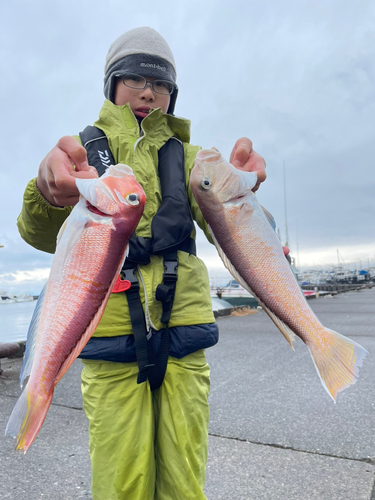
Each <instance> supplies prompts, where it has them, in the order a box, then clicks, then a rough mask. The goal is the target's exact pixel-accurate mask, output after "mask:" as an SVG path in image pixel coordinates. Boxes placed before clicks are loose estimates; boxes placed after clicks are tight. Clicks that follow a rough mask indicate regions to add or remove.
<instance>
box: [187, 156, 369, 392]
mask: <svg viewBox="0 0 375 500" xmlns="http://www.w3.org/2000/svg"><path fill="white" fill-rule="evenodd" d="M256 182H257V175H256V173H254V172H244V171H241V170H238V169H236V168H234V167H233V166H232V165H231V164H230V163H228V162H227V161H226V160H225V159H224V158H223V157H222V156H221V154H220V153H219V152H218V151H217V150H212V149H210V150H202V151H200V152H199V153H198V155H197V158H196V161H195V166H194V168H193V171H192V173H191V177H190V187H191V190H192V192H193V194H194V197H195V199H196V201H197V203H198V205H199V207H200V209H201V211H202V213H203V216H204V218H205V219H206V221H207V222H208V224H209V227H210V231H211V234H212V236H213V239H214V242H215V246H216V248H217V250H218V253H219V255H220V257H221V258H222V260H223V262H224V264H225V266H226V267H227V269H228V270H229V271H230V272H231V274H232V275H233V276H234V278H235V279H236V280H237V281H238V282H239V283H240V284H241V285H242V286H243V287H244V288H246V289H247V290H248V291H249V292H250V293H251V294H252V295H254V297H255V298H256V299H257V300H258V301H259V304H260V305H261V306H262V308H263V309H264V310H265V312H266V313H267V314H268V315H269V317H270V318H271V319H272V321H273V322H274V323H275V325H276V326H277V327H278V328H279V329H280V331H281V333H282V334H283V335H284V336H285V338H286V339H287V340H288V342H289V344H290V345H291V346H292V347H293V344H292V341H293V339H294V334H296V335H298V337H300V338H301V339H302V340H303V341H304V342H305V344H306V345H307V346H308V348H309V350H310V353H311V356H312V359H313V361H314V364H315V367H316V369H317V371H318V374H319V376H320V378H321V381H322V383H323V386H324V387H325V389H326V390H327V392H328V393H329V394H330V396H331V397H332V398H333V399H335V398H336V395H337V393H338V392H340V391H342V390H343V389H345V388H347V387H348V386H350V385H352V384H354V383H355V382H356V380H357V377H358V371H359V367H361V366H362V363H363V360H364V358H365V356H366V354H367V351H366V350H365V349H364V348H363V347H362V346H360V345H359V344H357V343H356V342H354V341H352V340H350V339H349V338H347V337H344V336H343V335H340V334H339V333H337V332H334V331H333V330H330V329H328V328H325V327H324V326H323V325H322V324H321V323H320V321H319V320H318V318H317V317H316V316H315V314H314V313H313V311H312V310H311V309H310V307H309V305H308V303H307V301H306V299H305V297H304V295H303V292H302V290H301V288H300V287H299V285H298V283H297V280H296V278H295V276H294V274H293V272H292V270H291V267H290V265H289V263H288V262H287V260H286V258H285V256H284V253H283V249H282V245H281V243H280V241H279V239H278V238H277V236H276V233H275V231H274V230H273V228H272V227H271V224H270V222H272V221H271V220H270V219H271V218H272V216H270V214H269V213H268V212H267V211H266V210H265V209H263V208H262V207H261V206H260V204H259V202H258V200H257V198H256V196H255V194H254V193H253V192H252V191H251V190H252V188H253V187H254V186H255V184H256Z"/></svg>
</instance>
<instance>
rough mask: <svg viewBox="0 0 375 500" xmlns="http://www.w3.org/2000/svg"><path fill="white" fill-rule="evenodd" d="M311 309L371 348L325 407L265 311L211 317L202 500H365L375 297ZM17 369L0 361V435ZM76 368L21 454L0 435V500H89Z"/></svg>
mask: <svg viewBox="0 0 375 500" xmlns="http://www.w3.org/2000/svg"><path fill="white" fill-rule="evenodd" d="M309 305H310V306H311V307H312V308H313V309H314V311H315V312H316V313H317V315H318V317H319V318H320V319H321V320H322V322H323V324H324V325H325V326H327V327H329V328H332V329H333V330H336V331H338V332H340V333H342V334H344V335H347V336H348V337H351V338H353V339H355V340H356V341H357V342H358V343H360V344H361V345H363V346H364V347H365V348H366V349H367V350H368V351H369V355H368V356H367V358H366V360H365V363H364V366H363V368H362V369H361V372H360V377H359V381H358V382H357V384H356V385H355V386H353V387H350V388H349V389H347V390H346V391H344V392H343V393H340V394H339V395H338V398H337V403H333V401H332V400H331V399H330V397H329V396H328V394H327V393H326V392H325V390H324V388H323V386H322V385H321V383H320V381H319V378H318V375H317V373H316V370H315V368H314V365H313V362H312V360H311V357H310V355H309V352H308V350H307V348H306V346H305V345H304V344H303V343H302V342H300V341H299V340H298V339H297V342H296V348H295V349H296V350H295V352H293V351H292V350H291V349H290V347H289V346H288V344H287V343H286V341H285V339H284V338H283V336H282V335H281V334H280V333H279V331H278V330H277V329H276V327H275V326H274V325H273V323H272V322H271V320H270V319H269V318H268V316H267V315H266V314H265V313H264V312H263V311H261V312H258V313H257V314H255V315H250V316H243V317H234V316H230V317H221V318H219V319H218V324H219V327H220V342H219V344H218V345H217V346H215V347H213V348H211V349H209V350H208V351H207V358H208V361H209V363H210V366H211V381H212V387H211V395H210V404H211V416H210V442H209V443H210V445H209V460H208V470H207V482H206V495H207V498H208V499H209V500H221V499H223V500H224V499H225V500H242V499H243V500H245V499H246V500H261V499H266V500H271V499H275V500H297V499H298V500H300V499H304V500H305V499H307V500H310V499H311V500H315V499H316V500H318V499H319V500H362V499H363V500H375V493H374V491H373V486H374V477H375V443H374V440H373V436H374V430H375V387H374V384H373V380H374V376H375V355H374V353H375V288H372V289H366V290H362V291H360V292H348V293H345V294H340V295H338V296H336V297H334V298H319V299H313V300H311V301H309ZM20 365H21V361H20V360H19V359H12V360H7V361H3V363H2V368H3V369H4V375H5V376H6V377H7V378H0V430H1V433H3V431H4V429H5V426H6V422H7V419H8V417H9V415H10V413H11V411H12V408H13V406H14V404H15V402H16V398H17V397H18V396H19V394H20V389H19V386H18V376H19V370H20ZM80 371H81V363H80V361H76V362H75V363H74V365H73V366H72V368H71V369H70V370H69V372H68V373H67V374H66V375H65V376H64V378H63V379H62V381H61V382H60V383H59V385H58V386H57V388H56V392H55V396H54V400H53V405H52V406H51V408H50V411H49V413H48V415H47V418H46V421H45V423H44V425H43V428H42V429H41V431H40V433H39V435H38V437H37V439H36V441H35V442H34V444H33V445H32V447H31V448H30V450H29V451H28V452H27V454H26V455H23V454H20V453H14V451H13V448H14V442H13V440H12V439H11V438H9V437H8V438H3V437H1V435H0V499H3V498H4V499H14V500H24V499H27V500H39V499H48V500H75V499H81V498H87V499H90V498H91V495H90V462H89V454H88V437H87V421H86V418H85V415H84V412H83V410H82V399H81V395H80V379H79V375H80ZM129 500H131V499H129ZM176 500H179V498H178V493H177V494H176Z"/></svg>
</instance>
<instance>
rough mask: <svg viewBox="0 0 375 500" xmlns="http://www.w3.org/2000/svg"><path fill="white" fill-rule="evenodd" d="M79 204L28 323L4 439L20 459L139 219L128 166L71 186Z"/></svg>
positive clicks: (95, 317) (89, 329) (101, 304)
mask: <svg viewBox="0 0 375 500" xmlns="http://www.w3.org/2000/svg"><path fill="white" fill-rule="evenodd" d="M76 185H77V188H78V190H79V191H80V193H81V197H80V201H79V202H78V204H77V205H76V206H75V207H74V209H73V210H72V212H71V214H70V216H69V217H68V218H67V220H66V221H65V223H64V225H63V226H62V228H61V229H60V232H59V234H58V237H57V248H56V253H55V256H54V258H53V262H52V266H51V272H50V277H49V279H48V282H47V285H46V287H45V289H44V291H43V293H42V294H41V297H40V300H39V301H38V303H37V306H36V309H35V312H34V316H33V318H32V321H31V324H30V328H29V333H28V340H27V351H26V355H25V360H24V363H23V367H22V371H21V377H20V378H21V386H24V385H25V383H27V385H26V387H25V389H24V391H23V393H22V394H21V396H20V398H19V400H18V401H17V403H16V406H15V407H14V409H13V412H12V414H11V416H10V419H9V422H8V425H7V428H6V431H5V433H6V434H11V435H12V436H13V437H15V438H16V439H17V446H16V449H21V450H23V451H24V452H26V450H27V449H28V448H29V447H30V445H31V444H32V442H33V441H34V439H35V437H36V435H37V434H38V432H39V430H40V428H41V426H42V424H43V422H44V419H45V417H46V414H47V412H48V409H49V407H50V404H51V401H52V397H53V391H54V388H55V386H56V384H57V383H58V382H59V380H60V379H61V377H62V376H63V375H64V374H65V373H66V371H67V370H68V368H69V367H70V366H71V364H72V363H73V361H74V360H75V359H76V357H77V356H78V355H79V354H80V352H81V351H82V349H83V347H84V346H85V345H86V343H87V342H88V340H89V339H90V337H91V335H92V333H93V332H94V330H95V329H96V327H97V325H98V323H99V321H100V318H101V316H102V314H103V311H104V309H105V306H106V304H107V301H108V298H109V295H110V294H111V291H112V289H113V286H114V284H115V282H116V279H117V276H118V274H119V272H120V270H121V267H122V265H123V262H124V260H125V257H126V254H127V250H128V241H129V238H130V236H131V234H132V233H133V231H134V230H135V228H136V226H137V224H138V222H139V219H140V218H141V216H142V213H143V209H144V205H145V202H146V197H145V194H144V192H143V190H142V188H141V186H140V185H139V184H138V182H137V181H136V179H135V176H134V174H133V172H132V170H131V168H130V167H128V166H126V165H116V166H111V167H109V169H108V170H107V172H106V173H105V174H104V175H103V176H102V177H101V178H100V179H86V180H85V179H76Z"/></svg>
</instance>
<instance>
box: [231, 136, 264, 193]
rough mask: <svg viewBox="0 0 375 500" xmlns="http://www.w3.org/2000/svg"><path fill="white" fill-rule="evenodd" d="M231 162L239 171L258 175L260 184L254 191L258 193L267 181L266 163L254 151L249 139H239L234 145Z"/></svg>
mask: <svg viewBox="0 0 375 500" xmlns="http://www.w3.org/2000/svg"><path fill="white" fill-rule="evenodd" d="M229 161H230V163H231V164H232V165H233V166H234V167H236V168H238V169H239V170H246V171H247V172H256V173H257V175H258V182H257V183H256V185H255V186H254V188H253V191H257V189H258V188H259V186H260V184H261V183H262V182H264V181H265V180H266V177H267V174H266V162H265V161H264V159H263V158H262V157H261V156H260V155H259V154H258V153H256V152H255V151H254V150H253V143H252V142H251V141H250V139H248V138H247V137H241V139H238V141H237V142H236V144H235V145H234V148H233V150H232V153H231V155H230V159H229Z"/></svg>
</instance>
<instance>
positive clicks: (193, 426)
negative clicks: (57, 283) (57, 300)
mask: <svg viewBox="0 0 375 500" xmlns="http://www.w3.org/2000/svg"><path fill="white" fill-rule="evenodd" d="M104 94H105V97H106V101H105V102H104V105H103V108H102V110H101V111H100V113H99V119H98V121H97V122H96V123H95V126H96V127H97V128H98V129H99V130H100V132H101V133H102V135H104V136H106V138H107V140H108V146H109V149H110V151H111V153H112V155H113V160H114V162H115V163H125V164H127V165H129V166H131V167H132V169H133V171H134V174H135V176H136V178H137V180H138V182H139V183H140V184H141V185H142V187H143V189H144V191H145V193H146V197H147V203H146V207H145V210H144V214H143V216H142V218H141V220H140V222H139V225H138V227H137V230H136V234H135V236H136V240H135V241H136V244H135V247H134V248H133V250H132V249H131V254H130V256H129V259H128V260H127V262H128V261H129V262H130V264H129V266H128V269H126V270H124V273H125V276H126V279H128V278H129V277H130V279H131V283H132V287H131V289H132V291H133V292H134V290H137V292H136V293H135V295H132V296H130V295H128V292H126V293H124V292H120V293H112V295H111V297H110V300H109V302H108V305H107V308H106V310H105V312H104V315H103V317H102V320H101V322H100V324H99V326H98V328H97V330H96V332H95V333H94V335H93V338H92V339H91V340H90V341H89V343H88V344H87V346H86V347H85V349H84V350H83V351H82V354H81V357H82V358H83V363H84V369H83V372H82V394H83V401H84V409H85V412H86V415H87V417H88V420H89V432H90V456H91V462H92V470H93V479H92V494H93V498H94V500H115V499H116V500H125V499H126V500H151V499H158V500H180V499H181V500H184V499H194V500H199V499H205V498H206V497H205V495H204V493H203V487H204V482H205V470H206V459H207V441H208V393H209V368H208V365H207V363H206V360H205V354H204V349H205V348H207V347H210V346H212V345H214V344H215V343H216V342H217V339H218V330H217V326H216V324H215V321H214V316H213V313H212V308H211V298H210V290H209V282H208V275H207V270H206V268H205V266H204V264H203V262H202V261H201V260H200V259H198V258H197V257H196V255H195V243H194V239H195V230H194V226H193V224H192V221H190V225H189V221H187V219H189V217H190V218H191V216H190V214H192V218H193V219H194V220H195V221H196V222H197V224H198V225H199V226H200V227H201V228H202V229H203V231H205V233H206V236H207V237H208V239H210V241H211V238H210V236H209V233H208V230H207V224H206V223H205V221H204V219H203V217H202V214H201V212H200V210H199V208H198V206H197V203H196V202H195V200H194V197H193V196H192V193H191V191H190V188H189V177H190V172H191V169H192V168H193V164H194V159H195V156H196V153H197V151H198V150H199V147H195V146H191V145H190V144H189V128H190V122H188V121H187V120H184V119H181V118H177V117H175V116H174V115H173V113H174V107H175V103H176V99H177V94H178V87H177V84H176V65H175V61H174V57H173V54H172V52H171V50H170V48H169V46H168V44H167V42H166V41H165V40H164V39H163V38H162V37H161V36H160V35H159V34H158V33H157V32H156V31H154V30H152V29H151V28H137V29H134V30H131V31H128V32H126V33H124V34H123V35H122V36H120V37H119V38H118V39H117V40H115V42H114V43H113V44H112V45H111V47H110V49H109V52H108V55H107V58H106V65H105V77H104ZM82 139H83V140H84V135H81V139H80V138H79V137H63V138H62V139H60V140H59V142H58V143H57V146H56V147H54V148H53V149H52V150H51V151H50V152H49V153H48V155H47V156H46V157H45V158H44V160H43V161H42V163H41V165H40V167H39V172H38V177H37V179H36V182H35V179H34V180H32V181H31V182H30V183H29V184H28V186H27V188H26V191H25V196H24V204H23V207H22V212H21V214H20V216H19V219H18V228H19V231H20V234H21V236H22V237H23V238H24V239H25V240H26V241H27V242H28V243H30V244H31V245H33V246H34V247H36V248H38V249H40V250H44V251H47V252H51V253H53V252H54V250H55V241H56V235H57V232H58V230H59V228H60V226H61V224H62V223H63V221H64V220H65V218H66V217H67V216H68V215H69V213H70V211H71V207H72V206H73V205H75V204H76V203H77V201H78V191H77V189H76V186H75V178H76V177H84V178H90V177H94V176H96V175H97V173H96V170H95V169H94V168H93V167H91V166H89V164H88V160H87V155H86V149H85V148H84V147H83V146H82V145H81V144H80V142H82ZM175 139H178V141H176V140H175ZM91 142H92V141H91V140H89V141H87V144H86V142H84V144H85V145H86V147H87V151H89V149H88V148H89V147H90V146H89V145H90V143H91ZM168 145H169V146H168ZM167 146H168V148H169V150H168V151H171V148H175V149H173V151H176V155H175V157H176V164H174V163H172V164H171V162H170V161H169V160H168V161H167V160H165V157H164V151H167V150H165V147H167ZM173 155H174V153H173V154H172V158H174V156H173ZM177 157H178V158H179V160H177ZM169 158H170V156H169ZM230 160H231V162H232V163H233V164H234V166H236V167H237V168H242V169H244V170H248V171H257V172H258V184H257V186H256V188H258V187H259V184H260V183H261V182H262V181H264V180H265V177H266V174H265V163H264V160H263V158H261V157H260V156H259V155H258V154H257V153H255V152H254V151H253V150H252V144H251V141H250V140H249V139H246V138H242V139H239V140H238V141H237V142H236V144H235V146H234V148H233V151H232V154H231V158H230ZM179 164H181V165H180V166H181V169H182V170H181V173H182V177H181V179H182V180H180V181H179V180H178V176H177V177H176V178H175V174H177V173H178V171H179V170H178V165H179ZM73 165H74V167H73ZM162 173H163V174H162ZM162 177H163V180H162ZM171 177H173V182H172V181H171V182H169V183H168V181H169V179H170V178H171ZM171 193H172V194H174V193H175V194H176V196H170V195H171ZM171 198H176V199H177V201H176V200H174V201H173V202H171ZM174 202H176V203H177V205H176V207H177V209H176V210H175V209H174V208H173V206H174V205H172V208H168V207H171V205H170V203H174ZM162 205H164V208H165V207H167V211H166V212H165V211H164V215H163V214H162V210H161V208H160V207H161V206H162ZM180 208H181V209H182V211H181V212H180ZM185 209H187V211H186V210H185ZM184 210H185V211H184ZM181 213H182V214H187V215H186V216H185V215H181ZM179 214H180V215H179ZM162 215H163V216H162ZM166 215H167V216H166ZM185 219H186V220H185ZM156 221H157V223H156ZM167 226H168V228H167ZM181 228H184V229H183V230H184V231H185V233H187V234H184V238H183V242H182V243H181V241H182V239H181V238H180V240H181V241H177V240H179V235H180V233H181V231H182V229H181ZM167 229H168V230H167ZM168 231H169V232H170V238H171V241H172V244H171V245H172V247H173V251H174V253H173V252H172V254H171V252H170V248H169V247H168V245H164V249H162V250H161V251H156V246H157V245H156V242H157V241H159V240H160V241H162V240H163V238H165V235H166V234H167V233H168ZM168 234H169V233H168ZM171 245H170V246H171ZM167 247H168V248H167ZM93 250H94V249H93ZM141 254H142V258H143V257H144V258H145V260H142V259H141V258H140V255H141ZM171 255H172V256H171ZM168 259H170V260H168ZM171 263H172V264H173V265H172V267H170V264H171ZM166 269H171V272H169V275H170V276H169V277H171V276H172V280H171V281H170V282H168V281H167V278H168V276H167V275H168V273H167V272H166ZM129 270H130V274H127V273H128V271H129ZM176 280H177V281H176ZM172 282H173V283H172ZM171 283H172V284H171ZM160 285H162V286H160ZM163 286H164V288H163ZM138 287H139V292H138ZM162 292H163V293H162ZM163 294H164V295H163ZM133 299H134V301H135V302H131V304H132V305H131V307H129V303H130V300H132V301H133ZM139 304H141V305H142V308H141V309H140V310H141V315H142V318H139V317H138V318H134V311H135V310H137V311H139ZM170 306H171V307H170ZM142 329H143V330H142ZM139 331H141V332H142V331H144V336H143V337H142V333H141V334H139ZM137 332H138V333H137ZM133 333H134V335H133ZM136 333H137V335H138V337H137V336H136V335H135V334H136ZM146 335H147V337H146ZM134 337H136V340H134ZM139 338H140V339H141V342H142V339H143V341H144V340H145V339H146V338H147V342H146V344H147V347H146V352H145V351H141V350H140V348H139V347H137V339H139ZM165 349H166V350H167V351H166V356H165V357H164V358H165V359H164V361H163V355H162V352H163V350H164V351H165ZM140 352H142V356H143V354H145V356H146V359H147V363H146V364H145V365H141V362H140V359H139V358H140V354H139V353H140ZM168 354H169V356H168ZM137 361H138V364H137ZM155 367H157V369H158V371H155V369H156V368H155Z"/></svg>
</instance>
